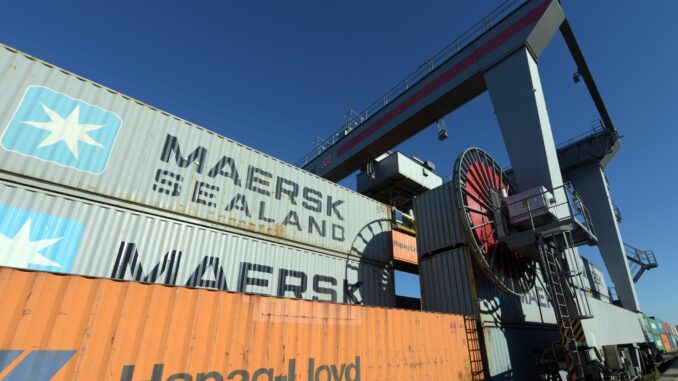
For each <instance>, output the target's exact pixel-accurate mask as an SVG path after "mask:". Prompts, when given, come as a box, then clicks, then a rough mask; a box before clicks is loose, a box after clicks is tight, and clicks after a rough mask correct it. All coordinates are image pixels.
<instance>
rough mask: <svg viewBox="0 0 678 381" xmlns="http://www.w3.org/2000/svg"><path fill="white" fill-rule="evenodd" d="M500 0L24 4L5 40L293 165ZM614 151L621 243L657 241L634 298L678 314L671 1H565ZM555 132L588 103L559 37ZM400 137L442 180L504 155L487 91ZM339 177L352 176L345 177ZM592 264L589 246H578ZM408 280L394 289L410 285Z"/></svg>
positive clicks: (564, 132) (566, 134) (573, 131)
mask: <svg viewBox="0 0 678 381" xmlns="http://www.w3.org/2000/svg"><path fill="white" fill-rule="evenodd" d="M499 4H500V1H496V0H493V1H472V2H471V1H466V2H459V1H457V2H452V1H445V0H431V1H428V0H426V1H419V2H411V1H387V0H372V1H354V0H348V1H334V2H328V1H297V0H287V1H273V0H271V1H229V0H201V1H175V0H163V1H160V0H144V1H138V0H136V1H131V0H130V1H123V0H119V1H106V2H104V1H101V2H97V1H91V0H78V1H76V0H62V1H58V2H57V1H51V0H44V1H35V0H22V1H12V2H5V3H4V4H3V18H2V19H3V20H2V23H0V41H1V42H3V43H5V44H7V45H10V46H12V47H14V48H17V49H19V50H22V51H25V52H27V53H29V54H32V55H35V56H37V57H39V58H42V59H44V60H46V61H47V62H50V63H53V64H56V65H58V66H61V67H63V68H65V69H68V70H70V71H73V72H75V73H77V74H79V75H81V76H84V77H86V78H89V79H92V80H94V81H96V82H99V83H101V84H103V85H105V86H108V87H110V88H113V89H115V90H118V91H121V92H122V93H125V94H127V95H130V96H132V97H134V98H137V99H140V100H142V101H144V102H146V103H149V104H151V105H153V106H155V107H158V108H160V109H163V110H166V111H168V112H170V113H172V114H175V115H177V116H179V117H182V118H184V119H187V120H189V121H192V122H194V123H197V124H200V125H202V126H204V127H206V128H209V129H211V130H214V131H217V132H219V133H221V134H223V135H225V136H228V137H230V138H233V139H235V140H237V141H240V142H242V143H245V144H247V145H249V146H252V147H254V148H257V149H259V150H261V151H264V152H266V153H269V154H272V155H273V156H277V157H279V158H281V159H283V160H286V161H289V162H295V161H296V160H297V159H299V158H300V157H301V156H302V155H303V154H304V153H305V152H306V151H308V150H309V149H311V148H312V144H311V141H312V139H313V138H314V137H317V136H322V137H325V136H327V135H329V134H331V133H332V132H334V131H335V130H336V129H337V128H338V127H339V126H340V124H341V123H342V120H343V115H344V114H345V113H346V112H347V111H348V110H349V109H354V110H361V109H362V108H363V107H364V106H366V105H367V104H369V103H371V102H372V101H374V100H376V99H377V98H379V97H380V96H381V95H382V93H384V92H386V90H387V89H389V88H390V87H391V86H393V85H395V84H396V83H397V82H398V81H399V80H400V79H402V78H404V77H405V75H407V74H409V73H410V72H411V71H413V70H415V69H416V68H417V67H418V66H419V65H420V64H422V63H423V62H425V61H426V59H427V58H428V57H429V56H432V55H433V54H435V53H436V52H437V51H438V50H440V49H442V48H443V47H444V46H445V45H447V44H448V43H450V42H451V41H452V40H453V39H454V38H455V37H457V36H458V35H459V34H461V33H462V32H463V31H464V30H466V29H467V28H468V27H470V26H471V25H472V24H473V23H475V22H476V21H477V20H479V19H480V18H481V17H483V16H484V15H486V14H487V13H489V11H490V10H492V9H493V8H495V7H496V6H498V5H499ZM563 7H564V8H565V12H566V14H567V15H568V18H569V20H570V23H571V24H572V27H573V29H574V32H575V34H576V36H577V38H578V40H579V43H580V45H581V47H582V49H583V51H584V54H585V55H586V58H587V60H588V63H589V66H590V68H591V70H592V72H593V74H594V77H595V79H596V81H597V83H598V86H599V88H600V91H601V93H602V95H603V97H604V100H605V102H606V104H607V106H608V110H609V111H610V114H611V116H612V119H613V121H614V123H615V126H616V128H617V129H618V130H619V131H620V133H621V134H622V135H624V139H623V140H622V143H623V147H622V149H621V151H620V152H619V154H618V155H617V156H616V157H615V159H614V160H613V161H612V162H611V164H610V165H609V166H608V168H607V176H608V178H609V181H610V185H611V187H612V196H613V198H614V201H615V203H616V204H617V205H618V206H619V207H620V208H621V211H622V214H623V217H624V219H623V222H622V223H621V230H622V234H623V237H624V240H625V241H626V242H628V243H631V244H633V245H635V246H637V247H640V248H648V249H653V250H654V251H655V253H656V255H657V259H658V261H659V268H658V269H655V270H652V271H650V272H649V273H646V275H644V276H643V278H642V279H641V280H640V282H639V284H638V294H639V298H640V303H641V306H642V308H643V310H644V311H645V312H646V313H647V314H649V315H656V316H658V317H660V318H662V319H664V320H667V321H670V322H673V323H674V324H676V323H678V298H677V297H676V295H677V294H678V281H677V279H678V257H677V256H676V250H675V246H674V245H675V242H676V237H677V236H678V222H677V219H676V218H677V217H678V202H677V201H676V196H675V194H676V192H677V190H678V160H676V154H677V153H676V151H677V148H676V142H677V141H678V132H677V131H678V129H677V128H676V120H678V96H677V90H678V75H677V74H676V73H677V72H676V63H677V62H678V43H676V37H677V36H678V23H676V22H675V15H676V14H678V3H677V2H674V1H668V0H664V1H653V2H638V1H633V0H619V1H595V2H592V1H574V0H570V1H563ZM539 66H540V71H541V76H542V84H543V87H544V91H545V94H546V101H547V105H548V108H549V116H550V118H551V123H552V125H553V129H554V134H555V137H556V141H557V142H560V141H563V140H566V139H568V138H570V137H573V136H575V135H578V134H580V133H582V132H585V131H587V130H588V129H589V128H590V124H591V121H592V120H594V119H597V118H598V116H597V114H596V111H595V109H594V107H593V105H592V102H591V101H590V98H589V97H588V95H587V93H586V91H585V87H584V85H583V83H579V84H574V83H573V81H572V74H573V72H574V71H575V70H576V67H575V65H574V63H573V61H572V59H571V58H570V56H569V53H568V52H567V50H566V48H565V45H564V42H563V41H562V38H561V37H560V36H559V35H558V36H556V38H554V40H553V41H552V42H551V44H550V45H549V47H548V48H547V50H546V51H545V53H544V54H543V56H542V57H541V59H540V62H539ZM446 123H447V126H448V128H449V133H450V138H449V139H447V140H446V141H444V142H438V140H437V139H436V134H435V127H433V128H429V129H427V130H425V131H423V132H422V133H420V134H419V135H418V136H416V137H415V138H413V139H411V140H409V141H408V142H406V143H404V144H402V145H401V146H400V147H398V148H399V149H400V150H402V151H403V152H405V153H408V154H412V155H416V156H418V157H421V158H424V159H428V160H432V161H433V162H435V163H436V165H437V168H438V172H439V173H440V174H441V175H443V176H444V177H446V178H447V177H448V176H449V175H450V173H451V170H452V165H453V163H454V160H455V158H456V156H457V155H458V154H459V153H460V152H461V151H462V150H463V149H464V148H466V147H469V146H479V147H481V148H484V149H486V150H488V151H489V152H490V153H492V154H493V155H494V156H495V158H497V159H498V160H499V161H500V162H501V163H502V164H504V165H505V166H508V165H510V163H509V162H508V158H507V155H506V151H505V149H504V146H503V142H502V140H501V136H500V134H499V129H498V125H497V121H496V119H495V118H494V115H493V113H492V106H491V103H490V101H489V97H488V96H487V95H486V94H485V95H482V96H480V97H478V98H476V99H475V100H473V101H471V102H470V103H468V104H467V105H465V106H464V107H462V108H461V109H459V110H458V111H456V112H454V113H452V114H451V115H449V116H447V117H446ZM343 184H345V185H347V186H349V187H351V186H352V185H353V184H354V180H353V179H352V178H349V179H347V180H345V181H344V182H343ZM584 253H585V255H586V256H587V257H589V258H591V259H592V261H593V262H594V263H597V264H599V265H601V266H602V260H601V259H600V256H599V254H598V253H597V250H595V249H594V250H591V249H588V250H584ZM417 289H418V284H417V283H416V281H412V279H411V278H407V277H398V291H399V293H402V294H416V293H418V290H417Z"/></svg>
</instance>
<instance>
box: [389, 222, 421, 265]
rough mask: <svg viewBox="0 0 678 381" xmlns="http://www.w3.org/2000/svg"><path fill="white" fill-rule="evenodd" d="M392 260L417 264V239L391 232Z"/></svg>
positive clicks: (395, 231)
mask: <svg viewBox="0 0 678 381" xmlns="http://www.w3.org/2000/svg"><path fill="white" fill-rule="evenodd" d="M391 239H392V242H393V259H395V260H398V261H403V262H407V263H412V264H415V265H416V264H417V238H416V237H413V236H411V235H409V234H405V233H402V232H399V231H397V230H391Z"/></svg>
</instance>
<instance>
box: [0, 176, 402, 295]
mask: <svg viewBox="0 0 678 381" xmlns="http://www.w3.org/2000/svg"><path fill="white" fill-rule="evenodd" d="M0 266H9V267H17V268H29V269H34V270H44V271H53V272H63V273H70V274H79V275H86V276H98V277H110V278H115V279H129V280H136V281H143V282H150V283H164V284H168V285H185V286H189V287H197V288H209V289H222V290H229V291H240V292H250V293H258V294H266V295H276V296H284V297H297V298H303V299H313V300H331V301H338V302H345V303H352V304H368V305H379V306H392V305H394V303H395V296H394V294H395V292H394V287H393V278H392V272H391V270H389V269H388V268H385V267H379V266H376V265H373V264H369V263H365V262H361V261H356V260H354V259H351V258H349V257H348V256H345V257H343V258H342V257H339V256H334V255H327V254H323V253H320V252H316V251H313V250H307V249H303V248H300V247H293V246H289V245H285V244H282V243H276V242H272V241H268V240H261V239H257V238H253V237H250V236H245V235H242V234H236V233H232V232H227V231H223V230H218V229H214V228H211V227H209V226H204V225H200V224H197V223H188V222H185V221H182V220H177V219H171V218H164V217H159V216H154V215H150V214H145V213H139V212H134V211H130V210H125V209H123V208H119V207H114V206H110V205H105V204H101V203H97V202H93V201H87V200H83V199H81V198H72V197H68V196H65V195H61V194H57V193H54V192H49V191H45V190H39V189H34V188H30V187H27V186H25V185H21V184H16V183H10V182H7V181H0Z"/></svg>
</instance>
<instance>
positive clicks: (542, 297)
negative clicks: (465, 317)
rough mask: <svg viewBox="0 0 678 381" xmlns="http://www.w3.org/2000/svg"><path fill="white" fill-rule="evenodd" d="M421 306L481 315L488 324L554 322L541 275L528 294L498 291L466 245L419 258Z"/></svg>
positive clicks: (447, 311)
mask: <svg viewBox="0 0 678 381" xmlns="http://www.w3.org/2000/svg"><path fill="white" fill-rule="evenodd" d="M419 281H420V283H421V299H422V309H423V310H425V311H436V312H445V313H457V314H469V315H470V314H477V313H479V314H480V317H481V321H482V322H483V323H484V324H486V325H489V326H496V325H501V324H506V323H542V324H556V317H555V311H554V309H553V306H552V305H551V303H550V302H549V299H548V295H547V293H546V292H547V291H546V290H547V288H546V286H545V284H544V282H543V280H542V277H541V275H538V276H537V279H536V281H535V286H534V287H533V288H532V289H531V290H530V291H528V292H527V293H525V294H523V295H521V296H517V295H511V294H507V293H504V292H502V291H500V290H499V289H498V288H497V287H496V286H495V284H494V283H492V281H490V280H489V279H488V278H487V277H486V276H485V274H484V273H483V272H482V271H480V269H479V268H478V266H477V265H476V264H475V262H474V259H473V258H472V256H471V253H470V252H469V250H468V249H467V248H459V249H454V250H450V251H446V252H443V253H440V254H436V255H433V256H429V257H426V258H424V259H421V261H420V264H419Z"/></svg>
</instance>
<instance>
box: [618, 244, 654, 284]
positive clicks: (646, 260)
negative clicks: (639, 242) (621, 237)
mask: <svg viewBox="0 0 678 381" xmlns="http://www.w3.org/2000/svg"><path fill="white" fill-rule="evenodd" d="M624 248H625V249H626V258H627V259H628V260H629V262H630V264H631V267H630V269H629V270H631V275H633V282H634V283H638V281H639V280H640V277H641V276H642V275H643V273H645V271H647V270H651V269H654V268H656V267H657V266H659V264H658V263H657V258H656V257H655V256H654V251H652V250H641V249H639V248H637V247H635V246H631V245H629V244H628V243H624Z"/></svg>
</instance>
